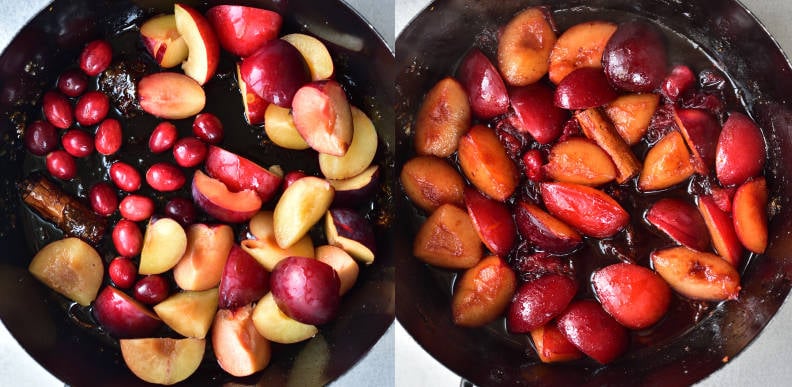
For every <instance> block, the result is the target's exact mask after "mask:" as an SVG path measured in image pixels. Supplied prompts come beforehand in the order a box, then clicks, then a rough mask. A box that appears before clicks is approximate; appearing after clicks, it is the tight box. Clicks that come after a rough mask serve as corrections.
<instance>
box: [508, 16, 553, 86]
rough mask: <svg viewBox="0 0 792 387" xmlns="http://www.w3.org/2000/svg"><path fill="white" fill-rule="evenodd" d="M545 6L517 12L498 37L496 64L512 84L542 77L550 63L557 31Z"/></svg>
mask: <svg viewBox="0 0 792 387" xmlns="http://www.w3.org/2000/svg"><path fill="white" fill-rule="evenodd" d="M550 17H551V16H550V13H549V11H548V10H547V9H546V8H542V7H531V8H528V9H525V10H524V11H522V12H520V13H518V14H517V15H516V16H514V17H513V18H512V19H511V20H510V21H509V23H508V24H506V26H505V27H504V28H503V33H502V34H501V36H500V40H499V41H498V68H499V69H500V73H501V75H503V80H504V81H506V83H508V84H509V85H511V86H525V85H529V84H531V83H534V82H536V81H538V80H539V79H541V78H542V77H543V76H544V75H545V74H547V70H548V67H549V59H550V51H551V50H552V49H553V45H555V42H556V33H555V31H554V30H553V26H552V24H551V23H550V21H549V20H550Z"/></svg>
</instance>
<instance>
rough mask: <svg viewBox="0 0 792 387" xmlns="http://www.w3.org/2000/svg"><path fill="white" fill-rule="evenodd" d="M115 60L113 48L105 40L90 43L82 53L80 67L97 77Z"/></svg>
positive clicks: (89, 74)
mask: <svg viewBox="0 0 792 387" xmlns="http://www.w3.org/2000/svg"><path fill="white" fill-rule="evenodd" d="M112 60H113V48H112V47H111V46H110V43H107V42H106V41H104V40H94V41H93V42H90V43H88V44H87V45H86V46H85V48H84V49H83V51H82V54H81V55H80V68H81V69H82V71H84V72H85V74H87V75H88V76H91V77H95V76H97V75H99V73H101V72H102V71H104V70H105V69H106V68H107V66H110V62H111V61H112Z"/></svg>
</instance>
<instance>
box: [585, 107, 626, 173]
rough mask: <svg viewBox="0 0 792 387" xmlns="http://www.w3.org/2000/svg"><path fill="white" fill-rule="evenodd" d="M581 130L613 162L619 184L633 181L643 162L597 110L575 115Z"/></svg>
mask: <svg viewBox="0 0 792 387" xmlns="http://www.w3.org/2000/svg"><path fill="white" fill-rule="evenodd" d="M575 118H577V120H578V123H579V124H580V128H581V129H582V130H583V134H585V135H586V137H588V138H590V139H591V140H593V141H594V142H595V143H597V145H599V146H600V148H602V149H603V150H604V151H605V153H607V154H608V155H609V156H610V157H611V159H612V160H613V165H615V166H616V173H617V175H616V182H618V183H619V184H622V183H624V182H625V181H627V180H630V179H632V178H633V177H635V175H637V174H638V172H640V170H641V162H640V161H638V159H637V158H636V157H635V155H634V154H633V153H632V149H630V146H629V145H627V143H626V142H624V139H622V138H621V136H620V135H619V133H618V132H617V131H616V128H614V127H613V125H612V124H611V123H610V122H609V121H608V120H606V119H605V117H603V116H602V114H600V112H599V110H597V109H596V108H592V109H586V110H580V111H578V112H576V113H575Z"/></svg>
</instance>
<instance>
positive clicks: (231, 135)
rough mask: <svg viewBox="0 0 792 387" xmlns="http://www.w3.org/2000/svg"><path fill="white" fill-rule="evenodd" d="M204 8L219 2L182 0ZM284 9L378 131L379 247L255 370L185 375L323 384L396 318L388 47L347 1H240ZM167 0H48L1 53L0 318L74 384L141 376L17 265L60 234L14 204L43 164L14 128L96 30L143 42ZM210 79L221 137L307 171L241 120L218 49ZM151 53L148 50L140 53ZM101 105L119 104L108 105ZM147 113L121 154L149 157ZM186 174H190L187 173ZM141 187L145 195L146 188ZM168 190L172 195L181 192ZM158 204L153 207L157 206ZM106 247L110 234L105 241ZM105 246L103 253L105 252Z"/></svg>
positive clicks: (118, 47) (84, 170)
mask: <svg viewBox="0 0 792 387" xmlns="http://www.w3.org/2000/svg"><path fill="white" fill-rule="evenodd" d="M186 3H188V4H190V5H193V6H195V7H196V8H197V9H199V10H202V11H205V10H206V9H208V8H209V7H210V6H212V5H215V4H227V3H234V2H228V1H222V2H221V1H208V2H207V1H200V2H199V1H186ZM243 3H244V4H246V5H253V6H258V7H262V8H267V9H271V10H276V11H278V12H280V13H281V14H282V15H284V27H283V32H305V31H308V32H309V33H311V34H313V35H315V36H317V37H319V38H320V39H322V40H324V41H325V43H327V46H328V48H329V49H330V51H331V54H332V56H333V58H334V61H335V66H336V74H337V79H338V80H339V82H340V83H341V84H342V85H343V86H344V87H345V89H346V90H347V94H348V95H350V96H351V98H352V99H351V102H352V103H353V104H354V105H356V106H358V107H360V108H361V109H362V110H363V111H365V112H366V113H368V115H369V116H370V117H371V118H372V120H373V121H374V124H375V126H376V128H377V131H378V133H379V138H380V150H379V151H378V154H377V162H378V163H379V164H380V166H381V171H382V175H381V177H382V179H381V181H382V182H383V183H382V186H383V188H382V190H381V192H380V193H379V196H378V198H377V200H376V203H375V204H374V205H373V206H372V208H371V209H369V210H368V211H367V213H368V216H370V218H371V219H372V220H373V221H375V223H376V224H377V226H376V229H375V232H376V234H377V250H378V256H377V260H376V261H375V263H374V264H372V265H371V266H369V267H366V268H364V269H362V270H361V276H360V278H359V279H358V283H357V284H356V285H355V287H354V288H353V289H352V290H351V291H350V293H348V295H346V296H345V298H344V300H343V302H342V309H341V311H340V313H339V318H338V319H337V320H335V321H334V322H333V323H331V324H328V325H326V326H323V327H322V328H321V329H320V333H319V334H318V335H317V336H316V337H315V338H314V339H312V340H309V341H307V342H305V343H302V344H297V345H289V346H275V348H274V350H273V353H274V358H273V361H272V363H271V364H270V366H269V367H268V368H267V369H266V370H265V371H264V372H262V373H260V374H256V375H253V376H251V377H248V378H244V379H239V378H233V377H230V376H229V375H228V374H225V373H224V372H222V371H221V370H220V368H219V367H218V366H217V364H216V362H215V361H214V360H213V359H212V358H210V357H208V355H207V359H205V361H204V363H203V364H202V366H201V368H199V370H198V372H197V373H196V374H194V375H193V376H192V377H191V378H189V379H188V380H186V381H185V382H183V384H184V385H223V384H224V383H227V382H234V383H237V384H235V385H256V384H264V385H323V384H326V383H328V382H329V381H332V380H334V379H336V378H337V377H338V376H340V375H341V374H343V373H344V372H346V371H347V370H348V369H349V368H351V367H352V366H353V365H354V364H355V363H356V362H357V361H358V360H360V359H361V358H362V357H363V355H364V354H365V353H366V352H367V351H368V350H369V349H370V348H371V347H372V346H373V345H374V343H375V342H376V341H377V340H378V339H379V337H380V336H382V334H383V333H384V332H385V330H386V329H387V328H388V326H389V325H390V324H391V323H392V321H393V318H394V292H395V291H394V277H395V276H394V260H393V254H392V251H393V248H392V243H393V238H392V236H391V234H392V231H391V228H390V227H389V225H390V223H391V222H392V219H393V204H392V200H391V199H390V193H391V192H392V182H393V172H392V169H393V168H391V167H392V165H393V161H392V160H393V152H394V147H393V145H394V141H395V138H394V130H393V122H394V118H393V101H394V97H393V95H394V93H393V87H392V84H393V74H394V73H395V62H394V58H393V54H392V52H391V51H390V50H389V49H388V48H387V46H386V44H385V43H384V42H383V41H382V39H381V38H380V37H379V36H378V35H377V34H376V33H375V32H374V31H373V30H372V29H371V28H370V26H369V25H368V24H367V23H365V22H364V21H363V20H362V19H361V18H360V17H359V16H358V15H357V14H356V13H355V12H354V11H352V10H351V9H350V8H349V7H348V6H347V5H345V4H344V3H342V2H341V1H322V2H314V1H298V0H291V1H288V2H286V1H277V0H274V1H268V0H261V1H247V2H243ZM172 9H173V2H169V1H155V0H134V1H130V0H124V1H91V0H77V1H69V0H58V1H55V2H53V3H52V4H51V5H50V6H48V7H47V8H45V9H44V10H43V11H41V12H40V13H39V14H38V15H37V16H36V17H35V18H34V19H33V20H32V21H31V22H30V23H29V24H28V25H27V26H26V27H24V28H23V29H22V30H21V31H19V33H18V35H17V36H16V37H15V38H14V40H13V41H12V42H11V44H10V45H9V47H8V48H7V49H6V50H5V51H4V52H3V54H2V56H0V90H2V92H0V135H1V136H2V138H3V141H2V144H1V145H0V147H1V149H2V150H1V151H0V201H2V203H0V211H1V212H2V215H0V216H2V219H3V222H1V223H0V251H2V253H0V292H2V294H4V296H2V297H1V298H0V318H2V321H3V323H4V324H5V325H6V327H7V328H8V329H9V331H10V332H11V333H12V335H13V336H14V337H15V338H16V339H17V341H19V343H20V344H21V345H22V347H23V348H24V349H25V350H26V351H27V352H28V353H29V354H30V355H31V356H32V357H33V358H34V359H36V361H38V362H39V363H40V364H41V365H42V366H43V367H44V368H46V369H47V370H48V371H49V372H51V373H52V374H53V375H55V376H56V377H58V378H59V379H61V380H63V381H64V382H65V383H67V384H69V385H74V386H93V385H115V386H136V385H141V384H144V383H143V382H141V381H140V380H139V379H137V378H136V377H135V376H133V375H132V374H131V373H130V372H129V371H128V370H127V369H126V366H125V365H124V364H123V360H122V359H121V357H120V353H119V350H118V347H117V345H116V344H115V342H114V341H113V340H110V339H108V338H107V337H106V336H104V335H102V334H100V333H97V332H96V330H94V329H92V327H91V324H92V321H91V318H90V316H89V315H88V314H87V313H85V311H84V310H79V308H77V309H69V312H68V313H67V312H66V311H65V309H68V306H67V305H68V304H66V303H65V301H64V299H63V297H60V296H58V295H56V294H54V293H52V292H50V291H49V290H48V289H46V288H45V287H44V286H43V285H41V284H39V283H38V281H36V280H35V279H33V277H31V276H30V275H29V274H28V273H27V270H26V268H27V264H28V263H29V261H30V259H31V258H32V256H33V254H34V252H35V249H36V248H38V247H40V246H42V245H43V244H44V243H46V242H48V241H50V240H52V239H53V238H58V237H59V236H60V235H59V233H58V232H57V231H55V230H54V229H53V228H52V227H49V226H48V225H47V224H45V223H44V222H42V221H41V220H40V219H39V218H37V217H36V216H35V215H33V214H32V213H31V212H30V211H29V210H27V209H26V208H25V206H24V205H23V204H21V201H20V198H19V195H18V194H17V191H16V186H15V184H16V183H17V182H18V181H19V180H20V179H21V178H23V177H25V176H26V174H27V173H29V172H30V171H33V170H37V169H41V168H43V162H42V158H36V157H32V156H30V155H26V152H25V150H24V148H23V145H22V142H21V137H20V135H21V133H22V129H23V128H24V126H25V124H26V123H29V122H32V121H34V120H36V119H40V118H41V117H42V115H41V112H40V107H39V106H37V104H38V102H39V100H40V97H41V95H42V93H43V92H44V91H46V90H48V89H50V88H52V87H54V84H55V80H56V79H57V76H58V75H59V74H60V72H61V71H63V70H64V69H66V68H69V67H74V66H75V63H76V58H77V57H78V55H79V52H80V51H81V50H82V47H83V46H84V45H85V43H87V42H89V41H91V40H93V39H96V38H106V39H108V40H111V41H112V42H113V45H114V52H115V53H116V56H115V57H116V58H137V57H139V55H138V54H139V53H140V52H143V51H142V44H141V43H140V42H139V39H137V38H136V36H137V33H136V31H135V30H134V28H132V27H131V26H133V25H135V24H136V23H137V24H138V25H139V24H140V22H141V21H143V20H145V19H146V18H148V17H150V16H152V15H154V14H157V13H165V12H170V13H172V12H173V11H172ZM223 55H224V56H223V57H222V58H221V63H220V66H219V68H218V75H217V77H216V78H215V79H214V80H213V81H211V82H209V83H208V84H207V86H206V90H207V108H206V111H210V112H212V113H215V114H217V115H218V116H219V117H220V118H221V120H222V121H223V123H224V126H225V128H226V129H225V132H226V140H225V142H224V144H225V145H226V146H228V147H229V148H230V149H233V150H234V151H236V152H237V153H239V154H242V155H244V156H246V157H248V158H250V159H252V160H254V161H256V162H259V163H261V164H262V165H273V164H280V165H282V166H283V167H284V169H286V170H290V169H297V168H300V169H304V170H306V171H307V172H317V171H318V165H317V163H316V156H312V155H311V154H310V153H303V154H299V155H297V156H294V155H293V154H289V155H287V154H286V153H284V152H281V151H279V150H277V149H276V147H275V146H273V145H271V144H269V145H268V144H266V141H264V136H263V134H262V130H261V128H260V127H252V126H249V125H247V124H246V123H245V122H244V120H243V115H242V105H241V102H240V99H239V98H240V97H239V94H238V91H237V89H236V83H235V82H236V81H235V80H234V79H235V76H234V75H233V74H234V65H233V64H234V59H233V58H231V57H230V56H228V54H223ZM148 60H149V61H150V59H148ZM111 114H116V115H117V114H118V113H117V112H112V113H111ZM155 123H156V120H153V119H152V118H150V117H148V118H147V117H141V116H139V117H136V118H133V119H130V120H129V121H125V126H124V130H125V131H127V130H129V132H128V134H129V135H131V137H132V139H131V140H129V141H128V142H127V143H125V145H124V148H122V152H121V153H120V154H119V156H118V157H119V158H121V159H128V160H133V161H134V160H137V159H138V158H141V159H143V160H140V161H137V163H141V165H150V163H153V162H155V161H159V160H158V159H157V158H146V157H148V156H140V155H141V154H145V153H146V152H145V144H146V142H147V139H148V133H150V131H151V129H152V128H153V125H155ZM174 123H175V124H176V126H177V127H178V128H179V130H180V133H181V135H187V134H188V133H190V129H189V128H190V125H191V120H189V119H187V120H180V121H176V122H174ZM107 161H108V160H106V159H105V158H103V157H99V156H97V155H93V156H91V158H89V159H88V160H83V161H81V162H80V164H79V165H80V168H81V176H83V177H82V178H81V179H77V180H75V181H73V182H70V183H68V184H64V187H65V188H66V189H67V190H69V191H70V192H72V193H74V194H78V195H81V196H82V197H85V195H86V194H87V189H88V188H89V187H90V186H91V184H92V183H93V182H95V181H100V180H107V171H106V168H104V167H103V166H106V165H107V164H106V163H107ZM189 177H190V176H189V175H188V179H189ZM144 193H151V192H150V191H144ZM185 194H186V191H185V192H177V193H176V195H185ZM159 210H161V208H159ZM108 246H109V244H108ZM108 254H110V253H106V254H105V256H104V258H105V261H106V262H109V260H110V259H112V256H110V255H108Z"/></svg>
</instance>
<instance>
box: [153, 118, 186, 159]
mask: <svg viewBox="0 0 792 387" xmlns="http://www.w3.org/2000/svg"><path fill="white" fill-rule="evenodd" d="M178 136H179V132H178V130H176V127H175V126H174V125H173V124H171V123H170V122H168V121H164V122H160V123H159V125H157V127H156V128H154V131H153V132H151V137H149V149H151V151H152V152H153V153H162V152H165V151H166V150H168V149H170V147H172V146H173V143H174V142H176V138H177V137H178Z"/></svg>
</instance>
